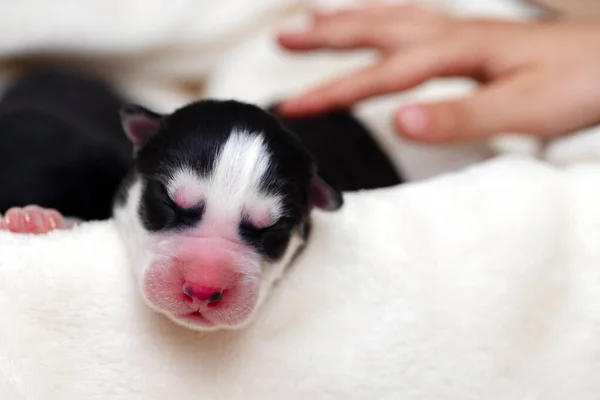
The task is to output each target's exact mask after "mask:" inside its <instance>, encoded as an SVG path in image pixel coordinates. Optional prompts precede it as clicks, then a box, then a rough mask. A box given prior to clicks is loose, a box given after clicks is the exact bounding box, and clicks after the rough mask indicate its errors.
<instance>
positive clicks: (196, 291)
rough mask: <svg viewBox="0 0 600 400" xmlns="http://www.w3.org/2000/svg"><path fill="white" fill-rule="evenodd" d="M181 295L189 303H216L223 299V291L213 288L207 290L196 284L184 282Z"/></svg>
mask: <svg viewBox="0 0 600 400" xmlns="http://www.w3.org/2000/svg"><path fill="white" fill-rule="evenodd" d="M183 293H185V295H186V296H188V297H189V298H190V300H191V301H194V299H195V300H199V301H208V303H209V304H210V303H217V302H219V301H221V299H222V298H223V291H222V290H219V289H215V288H209V287H205V286H201V285H198V284H196V283H191V282H186V283H185V284H184V285H183Z"/></svg>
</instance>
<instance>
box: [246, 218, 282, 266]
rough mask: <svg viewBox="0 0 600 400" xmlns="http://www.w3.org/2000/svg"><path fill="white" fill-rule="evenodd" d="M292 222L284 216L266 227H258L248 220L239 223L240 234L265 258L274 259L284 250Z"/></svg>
mask: <svg viewBox="0 0 600 400" xmlns="http://www.w3.org/2000/svg"><path fill="white" fill-rule="evenodd" d="M292 227H293V224H292V223H291V221H287V220H286V219H285V218H281V219H279V220H278V221H277V222H275V223H274V224H271V225H269V226H267V227H263V228H258V227H256V226H254V225H252V223H251V222H250V221H248V220H242V222H241V223H240V228H239V230H240V236H241V237H242V239H244V240H245V241H246V242H248V243H249V244H250V245H252V246H254V247H255V248H256V249H257V250H258V251H259V252H261V253H263V254H264V255H265V256H266V257H267V258H270V259H276V258H278V257H279V256H280V255H281V254H282V253H283V252H284V250H285V247H286V245H287V243H288V240H289V238H290V236H291V233H292V232H291V231H292Z"/></svg>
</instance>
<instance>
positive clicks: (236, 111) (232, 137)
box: [115, 101, 342, 330]
mask: <svg viewBox="0 0 600 400" xmlns="http://www.w3.org/2000/svg"><path fill="white" fill-rule="evenodd" d="M121 114H122V121H123V126H124V129H125V131H126V133H127V135H128V137H129V138H130V139H131V141H132V143H133V146H134V152H135V167H134V171H133V172H132V174H131V175H130V178H129V179H128V180H127V182H126V184H125V185H124V189H123V191H122V194H121V195H120V196H119V198H118V199H117V203H116V207H115V219H116V220H117V222H118V225H119V226H120V228H121V231H122V232H123V233H124V237H125V238H126V240H127V241H128V245H129V249H130V256H131V262H132V264H133V268H134V270H135V274H136V276H137V278H138V280H139V283H140V288H141V291H142V294H143V297H144V299H145V300H146V302H147V303H148V304H149V305H150V306H151V307H152V308H153V309H155V310H156V311H158V312H161V313H163V314H165V315H167V316H168V317H169V318H171V319H172V320H174V321H175V322H177V323H179V324H182V325H184V326H186V327H189V328H192V329H197V330H214V329H219V328H236V327H241V326H243V325H245V324H246V323H247V322H248V321H249V320H250V319H251V317H252V315H253V314H254V312H255V311H256V310H257V308H258V307H259V306H260V304H261V303H262V302H263V300H264V299H265V297H266V296H267V294H268V292H269V290H270V289H271V287H272V285H273V283H274V282H275V281H276V280H277V279H278V278H279V277H280V276H281V274H282V272H283V270H284V268H285V267H286V265H288V264H289V263H290V261H291V260H292V258H293V256H294V255H295V254H296V253H297V252H298V251H299V250H300V248H301V247H302V245H303V244H304V242H305V240H306V238H307V233H308V224H309V216H310V212H311V209H312V208H313V207H318V208H320V209H323V210H329V211H332V210H336V209H338V208H339V207H341V205H342V195H341V193H340V192H339V191H338V190H337V189H335V188H333V187H332V186H331V185H329V184H328V183H326V182H325V181H324V180H323V179H322V178H321V177H320V176H319V175H318V172H317V169H316V166H315V164H314V163H313V160H312V159H311V157H310V156H309V154H308V153H307V151H306V150H305V148H304V147H303V146H302V144H301V143H300V142H299V140H298V139H297V138H296V136H294V135H293V134H292V133H291V132H288V131H286V130H285V129H284V128H283V127H282V125H281V124H280V123H279V122H278V120H277V119H276V118H275V117H274V116H273V115H271V114H269V113H267V112H266V111H264V110H263V109H261V108H258V107H255V106H252V105H249V104H244V103H239V102H235V101H199V102H195V103H192V104H190V105H187V106H184V107H182V108H180V109H178V110H176V111H175V112H173V113H172V114H169V115H159V114H157V113H154V112H152V111H149V110H147V109H144V108H142V107H139V106H127V107H125V108H124V109H123V110H122V113H121Z"/></svg>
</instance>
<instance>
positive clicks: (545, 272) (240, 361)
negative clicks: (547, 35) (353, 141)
mask: <svg viewBox="0 0 600 400" xmlns="http://www.w3.org/2000/svg"><path fill="white" fill-rule="evenodd" d="M599 181H600V165H594V164H588V165H584V164H582V165H578V166H573V167H570V168H567V169H555V168H552V167H549V166H548V165H546V164H542V163H539V162H536V161H533V160H530V159H526V158H522V157H520V156H518V157H517V156H510V157H507V158H504V159H499V160H496V161H492V162H488V163H484V164H482V165H480V166H477V167H473V168H471V169H468V170H466V171H463V172H460V173H455V174H450V175H446V176H441V177H438V178H433V179H431V180H428V181H426V182H421V183H414V184H410V185H406V186H402V187H398V188H392V189H386V190H378V191H372V192H369V193H363V194H355V195H350V196H348V197H347V204H346V206H345V207H344V208H343V209H342V211H341V212H339V213H334V214H321V213H318V214H317V215H316V221H315V231H314V236H313V237H312V239H311V244H310V246H309V247H308V248H307V251H306V252H305V253H304V254H303V255H302V256H301V257H300V258H299V259H298V260H297V262H296V263H295V264H294V266H293V267H292V268H291V269H290V270H289V271H288V272H287V273H286V275H285V276H284V278H283V280H282V281H281V282H280V284H279V285H278V286H277V288H276V289H275V290H274V292H272V295H271V296H270V298H269V299H268V301H267V303H266V305H265V308H263V309H262V311H261V312H260V313H259V315H258V319H257V320H256V321H255V323H254V324H252V325H251V326H249V327H248V328H247V329H246V330H243V331H240V332H236V333H210V334H197V333H192V332H190V331H188V330H186V329H184V328H180V327H178V326H175V324H173V323H171V322H169V321H167V320H166V319H163V318H162V317H160V316H158V315H157V314H154V312H152V311H150V310H149V309H148V308H147V307H146V306H145V305H143V304H142V302H141V300H140V296H139V295H138V293H137V292H136V290H135V285H134V283H133V281H132V276H131V275H132V274H131V273H130V271H131V270H130V269H129V268H128V266H127V265H126V261H125V259H124V256H123V251H122V248H121V246H120V244H119V242H118V241H117V240H116V232H115V231H114V228H113V225H112V224H111V223H96V224H88V225H85V226H83V227H81V228H79V229H77V230H75V231H74V232H58V233H53V234H51V235H49V236H46V237H17V236H14V235H10V234H7V233H4V234H0V254H2V258H1V259H0V310H2V312H0V326H1V327H2V329H0V398H2V399H7V400H8V399H10V400H20V399H28V400H29V399H44V400H54V399H56V400H59V399H60V400H64V399H104V400H106V399H127V400H137V399H140V400H142V399H144V400H147V399H153V400H173V399H178V398H190V397H192V398H198V399H227V400H236V399H240V400H241V399H263V400H271V399H272V400H275V399H284V398H285V399H289V400H295V399H298V400H300V399H310V398H312V399H365V400H367V399H369V400H371V399H374V398H375V399H390V400H392V399H393V400H397V399H456V400H464V399H548V400H550V399H556V400H559V399H560V400H564V399H578V400H587V399H590V400H592V399H598V398H599V396H600V379H598V377H599V376H600V362H599V355H600V245H599V239H598V238H600V207H598V204H599V203H600V186H599V185H598V184H597V182H599Z"/></svg>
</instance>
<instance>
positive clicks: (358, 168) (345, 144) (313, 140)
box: [268, 105, 404, 192]
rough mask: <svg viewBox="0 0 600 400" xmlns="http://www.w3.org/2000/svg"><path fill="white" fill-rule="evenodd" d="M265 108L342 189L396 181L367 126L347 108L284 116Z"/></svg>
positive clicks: (399, 179)
mask: <svg viewBox="0 0 600 400" xmlns="http://www.w3.org/2000/svg"><path fill="white" fill-rule="evenodd" d="M268 110H269V111H270V112H272V113H274V114H275V115H277V117H278V118H279V119H280V121H281V122H282V123H283V125H284V126H285V127H286V128H287V129H289V130H290V131H292V132H294V133H296V134H297V135H298V136H299V137H300V139H301V141H302V143H303V144H304V146H306V147H307V148H308V150H309V151H310V153H311V154H312V155H313V157H314V159H315V160H316V161H317V164H318V166H319V173H320V175H321V176H322V177H323V178H324V179H325V180H327V181H329V182H335V185H336V186H337V187H339V188H340V189H341V190H342V191H344V192H353V191H358V190H367V189H378V188H384V187H390V186H395V185H399V184H401V183H403V182H404V178H403V177H402V176H401V175H400V174H399V173H398V172H397V170H396V168H395V167H394V165H393V164H392V163H391V162H390V160H389V158H388V157H387V156H386V155H385V153H384V152H383V151H382V150H381V148H380V147H379V145H378V144H377V142H376V141H375V140H374V139H373V137H372V136H371V134H370V133H369V131H368V130H367V128H366V127H365V126H364V125H363V124H362V123H361V122H360V121H359V120H358V119H357V118H355V117H354V116H353V115H352V113H351V112H350V111H347V110H345V111H343V110H340V111H332V112H330V113H326V114H324V115H320V116H314V117H310V118H284V117H282V116H281V115H280V114H278V113H277V109H276V106H275V105H273V106H271V107H269V108H268Z"/></svg>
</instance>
